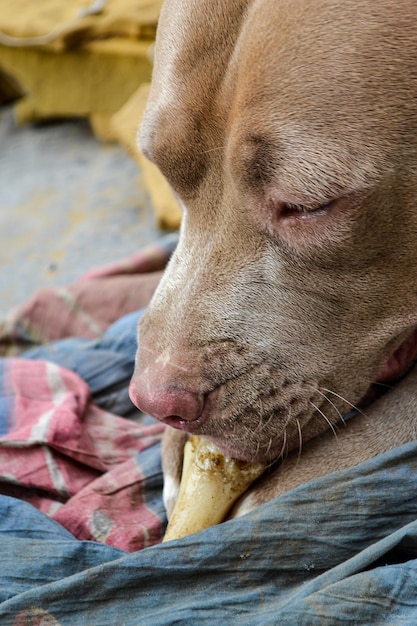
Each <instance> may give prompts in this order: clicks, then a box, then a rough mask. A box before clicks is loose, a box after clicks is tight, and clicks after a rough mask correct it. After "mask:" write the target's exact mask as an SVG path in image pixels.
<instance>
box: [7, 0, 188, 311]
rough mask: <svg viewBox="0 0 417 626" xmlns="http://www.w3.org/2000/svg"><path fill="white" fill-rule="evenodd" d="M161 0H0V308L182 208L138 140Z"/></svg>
mask: <svg viewBox="0 0 417 626" xmlns="http://www.w3.org/2000/svg"><path fill="white" fill-rule="evenodd" d="M161 4H162V0H107V1H106V0H96V1H94V2H89V1H84V0H38V2H33V1H32V0H13V2H10V0H0V233H1V244H0V318H2V317H3V316H4V315H6V313H7V312H8V311H9V310H10V309H11V308H13V307H15V306H16V305H20V304H21V303H22V302H23V301H25V300H26V299H27V298H28V297H30V296H31V295H32V294H33V293H34V292H35V291H37V290H38V289H40V288H44V287H56V286H61V285H66V284H68V283H71V282H72V281H74V280H76V279H77V278H78V277H79V276H81V275H82V274H83V273H84V272H86V271H88V270H90V269H91V268H93V267H97V266H100V265H105V264H108V263H112V262H114V261H117V260H119V259H122V258H123V257H126V256H129V255H131V254H134V253H136V252H137V251H139V250H140V249H141V248H143V247H144V246H146V245H148V244H149V243H152V242H153V241H155V240H157V239H158V238H159V237H161V236H162V235H163V234H164V233H166V232H167V231H173V230H175V229H176V228H177V227H178V225H179V221H180V210H179V208H178V206H177V204H176V202H175V200H174V199H173V197H172V196H171V193H170V190H169V188H168V186H167V184H166V182H165V181H164V179H163V178H162V177H161V175H160V173H159V172H158V170H157V169H156V168H155V167H154V166H153V165H152V164H150V163H149V162H147V161H146V160H145V159H144V158H143V156H142V155H140V154H139V153H138V151H137V148H136V133H137V128H138V125H139V123H140V118H141V115H142V113H143V110H144V107H145V104H146V97H147V93H148V89H149V81H150V78H151V73H152V51H153V42H154V38H155V33H156V27H157V21H158V16H159V11H160V7H161Z"/></svg>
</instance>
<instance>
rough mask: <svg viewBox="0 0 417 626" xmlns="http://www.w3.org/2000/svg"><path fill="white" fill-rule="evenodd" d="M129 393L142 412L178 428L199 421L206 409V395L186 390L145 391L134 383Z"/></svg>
mask: <svg viewBox="0 0 417 626" xmlns="http://www.w3.org/2000/svg"><path fill="white" fill-rule="evenodd" d="M129 393H130V398H131V400H132V402H133V403H134V404H135V405H136V406H137V407H138V408H139V409H140V410H141V411H143V412H144V413H148V414H149V415H152V416H153V417H156V419H159V420H161V421H162V422H165V423H167V424H169V425H171V426H177V427H178V428H180V427H181V425H183V424H184V423H186V422H193V421H195V420H197V419H198V418H199V417H200V415H201V413H202V411H203V407H204V395H203V394H199V393H194V392H192V391H188V390H186V389H169V388H168V389H158V390H152V389H146V390H145V389H144V388H143V387H141V386H139V385H137V384H135V385H133V383H132V384H131V386H130V390H129Z"/></svg>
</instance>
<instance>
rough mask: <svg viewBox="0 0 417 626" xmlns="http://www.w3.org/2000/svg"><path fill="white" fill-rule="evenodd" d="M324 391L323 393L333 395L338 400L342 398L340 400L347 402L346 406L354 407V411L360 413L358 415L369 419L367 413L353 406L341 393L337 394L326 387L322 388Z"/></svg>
mask: <svg viewBox="0 0 417 626" xmlns="http://www.w3.org/2000/svg"><path fill="white" fill-rule="evenodd" d="M322 389H323V391H326V392H327V393H331V394H333V395H334V396H336V397H337V398H340V400H343V402H346V404H348V405H349V406H350V407H352V409H355V411H358V413H360V414H361V415H363V417H367V415H366V413H364V412H363V411H362V410H361V409H360V408H359V407H358V406H356V405H355V404H352V402H350V401H349V400H347V399H346V398H344V397H343V396H341V395H340V394H339V393H336V391H332V390H331V389H327V388H326V387H322Z"/></svg>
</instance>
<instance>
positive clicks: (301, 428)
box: [131, 0, 417, 514]
mask: <svg viewBox="0 0 417 626" xmlns="http://www.w3.org/2000/svg"><path fill="white" fill-rule="evenodd" d="M416 68H417V9H416V4H415V2H414V0H402V1H400V2H398V1H397V0H379V1H378V2H373V1H372V0H345V1H344V2H341V1H337V0H277V1H276V2H271V0H236V1H232V0H210V2H197V1H196V0H175V1H174V0H167V1H166V3H165V5H164V9H163V12H162V15H161V20H160V25H159V31H158V40H157V46H156V57H155V72H154V78H153V84H152V89H151V96H150V101H149V105H148V108H147V113H146V115H145V119H144V122H143V125H142V129H141V136H140V143H141V147H142V150H143V151H144V153H145V154H146V155H147V156H148V158H150V159H151V160H153V161H154V162H155V163H156V164H157V165H158V166H159V167H160V169H161V170H162V172H163V173H164V174H165V176H166V178H167V179H168V181H169V182H170V184H171V185H172V188H173V189H174V191H175V192H176V194H177V196H178V198H179V199H180V200H181V203H182V205H183V208H184V218H183V223H182V227H181V237H180V242H179V245H178V248H177V250H176V252H175V254H174V256H173V258H172V260H171V262H170V264H169V267H168V269H167V270H166V273H165V275H164V277H163V279H162V282H161V284H160V286H159V288H158V290H157V292H156V294H155V296H154V298H153V300H152V303H151V306H150V309H149V312H148V313H147V315H146V316H145V318H144V319H143V321H142V323H141V326H140V333H139V342H140V349H139V351H138V356H137V369H136V371H135V374H134V377H133V380H132V385H131V395H132V398H133V399H134V401H135V402H136V404H137V405H138V406H139V407H140V408H141V409H143V410H144V411H146V412H148V413H150V414H152V415H154V416H155V417H157V418H158V419H161V420H163V421H164V422H166V423H167V424H168V425H169V426H173V427H174V428H176V429H178V434H177V435H175V434H173V433H175V432H176V431H173V430H172V429H168V431H169V432H170V435H168V438H169V440H170V445H169V446H168V445H165V453H166V455H167V456H166V460H165V467H168V468H169V473H171V474H172V468H173V466H175V467H177V470H176V472H175V476H174V483H176V482H177V480H178V474H179V469H178V468H179V462H180V457H181V453H180V450H181V448H182V445H183V442H184V437H185V436H186V433H196V434H200V435H204V436H207V437H209V438H211V439H212V440H214V441H215V443H216V444H217V445H218V446H219V447H220V448H222V449H223V450H224V451H225V452H227V453H229V454H231V455H233V456H235V457H238V458H241V459H247V460H252V459H262V460H264V461H268V462H272V461H274V460H276V459H279V458H283V457H284V456H285V457H286V456H287V455H288V453H290V452H291V451H295V453H293V455H292V456H291V454H290V455H289V456H288V458H287V460H286V462H285V463H283V464H282V466H281V468H280V469H279V470H278V471H275V472H274V473H270V474H268V475H267V476H266V477H264V479H263V480H262V481H260V483H259V484H258V485H256V486H255V487H254V488H253V489H252V490H251V493H249V495H248V496H247V498H246V503H243V504H242V505H241V506H240V508H238V510H237V511H236V514H238V513H241V512H243V511H245V510H248V508H250V507H251V506H253V505H254V504H256V503H258V502H260V501H262V500H265V499H268V498H270V497H272V496H273V495H276V494H278V493H282V492H283V491H286V490H287V489H289V488H291V487H293V486H295V485H296V484H299V483H301V482H304V481H306V480H308V479H310V478H313V477H315V476H318V475H321V474H324V473H326V472H329V471H333V470H336V469H340V468H344V467H347V466H350V465H353V464H356V463H358V462H360V461H362V460H364V459H366V458H368V457H370V456H372V455H375V454H377V453H379V452H382V451H385V450H387V449H389V448H391V447H393V446H395V445H398V444H400V443H403V442H405V441H408V440H410V439H412V438H413V437H414V436H415V427H416V424H417V417H416V412H417V393H416V390H415V386H414V377H415V375H414V374H410V375H409V376H408V377H407V378H406V379H405V380H404V381H403V382H402V383H400V384H399V385H397V386H396V388H395V389H394V390H392V391H390V392H389V393H388V394H386V395H385V396H383V397H382V398H380V399H379V400H378V401H377V402H376V403H373V404H371V405H370V406H369V405H368V406H367V408H366V409H364V412H365V413H366V416H365V415H364V414H363V413H361V414H359V415H358V416H357V417H355V418H354V419H352V420H351V421H349V423H348V424H347V425H346V427H343V428H340V427H338V430H337V435H338V437H337V441H336V439H335V437H334V434H333V432H331V431H330V428H331V427H332V425H333V424H336V423H340V422H341V416H342V415H343V414H345V413H346V412H347V411H348V410H349V409H350V408H351V407H352V406H353V405H358V403H360V402H361V400H362V406H365V405H366V401H364V398H365V397H367V393H368V390H369V388H370V386H371V384H372V383H375V381H377V382H379V383H383V384H389V383H390V382H391V381H393V380H394V379H397V378H398V376H399V375H401V374H402V373H403V372H404V371H405V370H406V369H407V368H409V366H410V364H411V362H412V360H413V358H414V356H415V353H416V348H417V341H416V331H415V329H416V326H417V262H416V252H417V69H416ZM333 430H334V426H333ZM324 431H328V432H327V433H326V434H325V435H324V436H322V437H319V438H317V436H318V435H320V434H321V433H323V432H324ZM313 438H316V439H314V440H313ZM309 440H311V441H310V443H309V444H307V445H305V444H306V442H307V441H309ZM167 443H168V441H166V442H165V444H167ZM174 444H175V445H174ZM167 450H170V452H167ZM300 451H302V455H301V459H300V461H299V462H298V456H299V453H300ZM171 483H172V480H170V481H169V484H168V487H169V492H170V494H169V495H168V496H166V500H167V504H168V506H169V507H170V506H171V499H172V497H173V496H172V493H173V491H172V489H171V488H172V484H171ZM251 494H252V495H251Z"/></svg>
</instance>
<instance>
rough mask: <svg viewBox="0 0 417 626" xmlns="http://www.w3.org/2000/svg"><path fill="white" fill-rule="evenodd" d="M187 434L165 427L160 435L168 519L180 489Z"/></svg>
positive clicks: (164, 494) (164, 497)
mask: <svg viewBox="0 0 417 626" xmlns="http://www.w3.org/2000/svg"><path fill="white" fill-rule="evenodd" d="M187 439H188V434H187V433H185V432H183V431H181V430H176V429H175V428H171V427H169V426H168V427H167V428H166V430H165V432H164V435H163V437H162V471H163V473H164V490H163V495H162V497H163V500H164V505H165V509H166V512H167V516H168V519H170V517H171V513H172V510H173V508H174V506H175V502H176V501H177V497H178V492H179V489H180V482H181V474H182V462H183V457H184V446H185V444H186V442H187Z"/></svg>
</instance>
